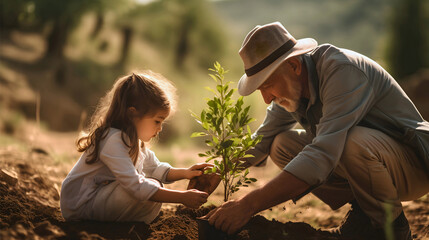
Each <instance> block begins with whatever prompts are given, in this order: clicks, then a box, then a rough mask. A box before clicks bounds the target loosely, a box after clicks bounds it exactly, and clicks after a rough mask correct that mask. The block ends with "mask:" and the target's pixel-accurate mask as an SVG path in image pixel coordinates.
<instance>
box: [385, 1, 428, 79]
mask: <svg viewBox="0 0 429 240" xmlns="http://www.w3.org/2000/svg"><path fill="white" fill-rule="evenodd" d="M428 8H429V7H428V4H427V2H426V5H425V1H424V0H396V2H395V5H394V9H393V12H392V16H391V19H390V36H389V39H388V43H387V50H386V62H387V63H388V65H389V70H390V73H391V74H392V75H393V76H394V77H396V78H397V79H398V80H400V79H402V78H404V77H406V76H409V75H411V74H413V73H415V72H417V71H418V70H420V69H422V68H427V67H429V57H428V52H429V26H428V24H429V22H428V18H429V9H428Z"/></svg>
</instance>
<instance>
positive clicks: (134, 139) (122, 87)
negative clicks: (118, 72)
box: [76, 71, 175, 164]
mask: <svg viewBox="0 0 429 240" xmlns="http://www.w3.org/2000/svg"><path fill="white" fill-rule="evenodd" d="M174 92H175V88H174V87H173V85H172V84H171V83H170V82H169V81H168V80H166V79H165V78H164V77H162V76H161V75H159V74H156V73H154V72H151V71H147V72H144V73H138V74H134V73H132V74H130V75H128V76H124V77H121V78H119V79H118V80H117V81H116V82H115V84H114V85H113V87H112V89H111V90H110V91H109V92H108V93H107V94H106V95H105V96H104V97H103V98H101V99H100V102H99V103H98V106H97V108H96V110H95V112H94V114H93V116H92V118H91V123H90V126H89V128H88V131H86V132H84V133H83V135H82V136H81V137H80V138H79V139H78V140H77V143H76V145H77V150H78V151H79V152H84V151H86V150H88V151H89V156H88V158H87V159H86V163H88V164H92V163H95V162H96V161H97V160H98V158H99V153H100V142H101V140H102V139H104V138H105V137H106V136H107V134H108V132H109V129H110V128H117V129H119V130H121V131H122V134H121V137H122V141H123V142H124V144H125V145H126V146H127V147H129V148H130V150H129V152H128V153H129V155H130V157H131V159H132V160H133V163H134V164H135V163H136V161H137V158H138V154H139V150H140V148H141V147H143V144H144V143H143V142H142V145H141V146H139V139H138V136H137V130H136V128H135V126H134V124H133V121H132V119H133V118H134V117H139V118H141V117H143V116H147V115H154V114H156V113H157V112H158V111H165V110H169V111H170V114H171V113H172V112H173V111H174V108H175V95H174ZM131 107H134V108H135V109H136V110H137V111H136V112H137V114H134V115H132V114H131V111H130V110H129V109H130V108H131Z"/></svg>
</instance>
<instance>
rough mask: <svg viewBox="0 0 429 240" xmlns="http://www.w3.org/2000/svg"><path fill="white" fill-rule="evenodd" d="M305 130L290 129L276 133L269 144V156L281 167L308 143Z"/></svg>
mask: <svg viewBox="0 0 429 240" xmlns="http://www.w3.org/2000/svg"><path fill="white" fill-rule="evenodd" d="M308 143H309V142H308V140H307V136H306V134H305V131H299V130H290V131H284V132H282V133H280V134H278V135H277V136H276V137H275V138H274V140H273V143H272V144H271V149H270V157H271V159H272V160H273V162H274V163H275V164H276V165H277V166H279V167H280V168H283V167H284V166H286V164H288V163H289V162H290V161H291V160H292V159H293V158H294V157H295V156H296V155H297V154H298V153H299V152H300V151H301V150H302V149H303V148H304V146H305V145H306V144H308Z"/></svg>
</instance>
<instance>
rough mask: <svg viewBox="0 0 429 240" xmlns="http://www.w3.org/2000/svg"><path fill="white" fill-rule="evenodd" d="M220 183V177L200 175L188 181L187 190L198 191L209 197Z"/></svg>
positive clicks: (217, 175) (212, 174) (214, 174)
mask: <svg viewBox="0 0 429 240" xmlns="http://www.w3.org/2000/svg"><path fill="white" fill-rule="evenodd" d="M211 167H212V166H211ZM220 181H221V179H220V176H219V174H217V173H210V174H202V175H200V176H197V177H194V178H192V179H191V180H190V181H189V184H188V189H198V190H200V191H204V192H206V193H208V194H209V195H210V194H212V192H213V191H214V190H216V188H217V186H218V185H219V183H220Z"/></svg>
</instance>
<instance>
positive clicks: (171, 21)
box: [139, 0, 225, 69]
mask: <svg viewBox="0 0 429 240" xmlns="http://www.w3.org/2000/svg"><path fill="white" fill-rule="evenodd" d="M211 7H212V6H211V5H210V3H209V2H208V1H206V0H160V1H154V2H152V3H150V4H148V5H147V6H145V8H144V9H140V13H139V14H140V17H141V20H142V21H141V24H140V25H139V29H140V32H142V34H143V36H144V37H145V38H146V39H147V40H149V41H150V42H151V43H153V44H154V45H156V46H157V48H159V49H161V50H163V51H164V52H165V55H169V54H170V53H172V54H173V56H172V58H173V61H174V62H173V63H174V64H175V66H176V67H177V68H179V69H182V68H183V66H184V63H185V62H186V61H187V60H188V59H193V60H194V61H195V62H196V63H197V64H199V65H200V66H201V67H203V68H207V67H208V66H210V65H211V64H212V63H213V62H214V61H215V60H218V59H219V58H221V57H222V56H223V54H224V53H225V46H224V41H225V35H224V32H223V29H222V28H221V26H220V23H219V21H218V19H217V18H216V16H215V14H214V11H213V9H212V8H211Z"/></svg>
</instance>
